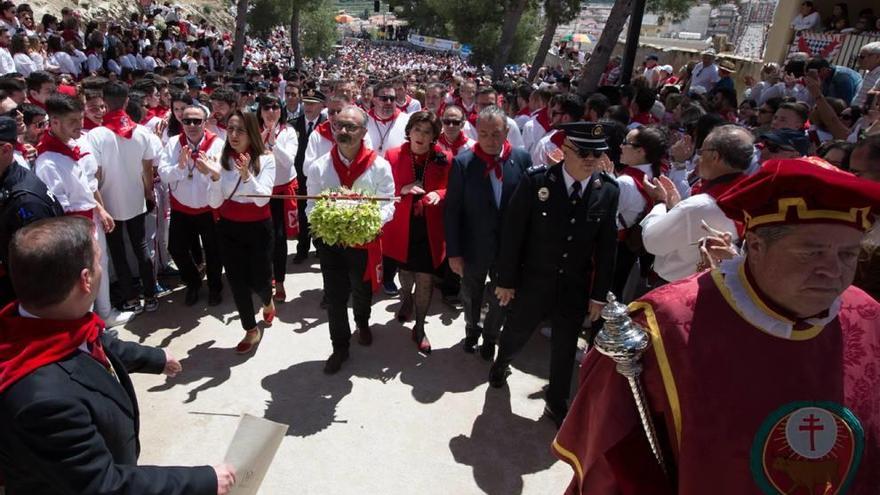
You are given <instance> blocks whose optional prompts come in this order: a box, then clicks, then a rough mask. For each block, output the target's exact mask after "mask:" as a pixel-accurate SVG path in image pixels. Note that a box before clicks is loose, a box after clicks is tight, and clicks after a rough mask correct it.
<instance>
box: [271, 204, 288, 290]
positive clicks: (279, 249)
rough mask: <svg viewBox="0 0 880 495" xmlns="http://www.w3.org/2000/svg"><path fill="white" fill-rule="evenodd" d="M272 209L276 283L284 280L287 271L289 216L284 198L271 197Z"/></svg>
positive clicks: (273, 270)
mask: <svg viewBox="0 0 880 495" xmlns="http://www.w3.org/2000/svg"><path fill="white" fill-rule="evenodd" d="M269 208H270V209H271V210H272V239H274V242H273V243H272V273H273V275H274V278H275V283H276V284H280V283H283V282H284V276H285V274H286V272H287V216H286V215H285V214H284V200H283V199H270V200H269Z"/></svg>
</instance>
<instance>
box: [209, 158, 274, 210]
mask: <svg viewBox="0 0 880 495" xmlns="http://www.w3.org/2000/svg"><path fill="white" fill-rule="evenodd" d="M231 161H232V159H231V158H230V162H231ZM230 169H231V170H226V169H225V168H222V167H221V169H220V180H218V181H216V182H215V181H210V184H209V185H208V204H209V205H210V206H211V208H220V205H222V204H223V202H224V201H226V200H229V201H235V202H236V203H242V204H248V203H253V204H255V205H257V206H265V205H266V204H267V203H268V202H269V198H243V197H240V196H237V195H239V194H265V195H269V194H272V188H273V187H274V185H275V157H274V156H272V155H271V154H268V153H267V154H265V155H261V156H260V173H259V175H257V176H256V177H254V176H253V175H251V178H250V180H248V181H247V182H245V181H243V180H240V179H241V174H239V173H238V170H236V169H235V164H232V163H231V164H230ZM233 195H236V196H234V197H233Z"/></svg>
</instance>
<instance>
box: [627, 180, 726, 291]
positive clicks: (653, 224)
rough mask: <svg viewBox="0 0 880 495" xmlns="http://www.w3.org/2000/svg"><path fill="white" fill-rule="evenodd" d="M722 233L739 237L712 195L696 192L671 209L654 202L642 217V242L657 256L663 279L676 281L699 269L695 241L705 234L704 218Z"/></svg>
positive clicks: (698, 253) (697, 249)
mask: <svg viewBox="0 0 880 495" xmlns="http://www.w3.org/2000/svg"><path fill="white" fill-rule="evenodd" d="M703 220H705V221H706V223H707V224H709V226H711V227H712V228H715V229H718V230H720V231H722V232H730V233H731V234H732V235H733V240H734V241H736V240H737V238H738V237H737V232H736V225H735V224H734V223H733V220H731V219H729V218H728V217H727V215H725V214H724V212H722V211H721V209H720V208H718V203H716V202H715V198H713V197H712V196H711V195H709V194H695V195H693V196H691V197H689V198H687V199H683V200H681V201H680V202H679V203H678V204H676V205H675V207H673V208H672V209H671V210H667V209H666V205H665V204H663V203H658V204H656V205H654V208H652V209H651V211H650V213H648V215H647V216H646V217H645V218H644V220H642V223H641V225H642V241H643V242H644V244H645V249H646V250H647V251H648V252H649V253H651V254H653V255H654V256H655V258H654V271H656V272H657V274H658V275H660V276H661V277H662V278H663V279H664V280H667V281H670V282H674V281H676V280H679V279H682V278H685V277H687V276H690V275H693V274H694V273H696V272H697V264H698V263H699V262H700V247H699V245H696V244H695V243H697V242H699V240H700V239H701V238H703V237H705V236H706V235H708V234H707V233H706V231H704V230H703V229H702V226H701V221H703Z"/></svg>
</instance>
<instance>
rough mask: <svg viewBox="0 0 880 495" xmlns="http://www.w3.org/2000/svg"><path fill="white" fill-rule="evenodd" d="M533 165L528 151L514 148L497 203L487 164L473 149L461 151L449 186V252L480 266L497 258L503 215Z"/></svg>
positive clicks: (447, 197) (447, 198) (506, 162)
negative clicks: (499, 200)
mask: <svg viewBox="0 0 880 495" xmlns="http://www.w3.org/2000/svg"><path fill="white" fill-rule="evenodd" d="M531 165H532V159H531V157H530V156H529V154H528V152H526V151H525V150H523V149H520V148H514V149H513V150H512V151H511V153H510V157H508V159H507V161H505V162H504V164H503V173H504V175H503V178H502V181H501V207H500V208H499V207H498V206H497V205H496V204H495V193H494V191H493V189H492V183H491V179H489V177H488V176H487V175H486V173H485V170H486V164H485V163H483V161H482V160H480V159H479V158H477V156H476V155H475V154H474V152H473V151H471V150H466V151H462V152H461V153H459V154H458V156H456V157H455V159H454V160H453V161H452V168H451V169H450V171H449V182H448V184H447V186H446V211H445V213H444V221H445V232H446V256H447V257H449V258H453V257H457V256H462V257H464V261H465V263H467V264H468V265H470V266H473V267H474V268H475V269H478V270H485V269H489V268H490V267H491V266H492V265H493V263H494V262H495V256H496V255H497V253H498V243H499V238H500V235H501V219H502V215H504V212H505V209H506V207H507V203H508V202H509V201H510V197H511V196H512V195H513V191H514V189H516V185H517V184H518V183H519V181H520V179H521V178H522V177H523V176H525V174H526V170H528V169H529V167H531Z"/></svg>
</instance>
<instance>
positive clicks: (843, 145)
mask: <svg viewBox="0 0 880 495" xmlns="http://www.w3.org/2000/svg"><path fill="white" fill-rule="evenodd" d="M855 147H856V145H855V144H854V143H849V142H846V141H844V140H843V139H835V140H832V141H825V142H824V143H822V145H821V146H819V148H818V149H817V150H816V156H818V157H820V158H822V159H824V160H825V161H826V162H828V163H830V164H832V165H834V166H835V167H837V168H839V169H841V170H849V158H850V155H852V152H853V149H855Z"/></svg>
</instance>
